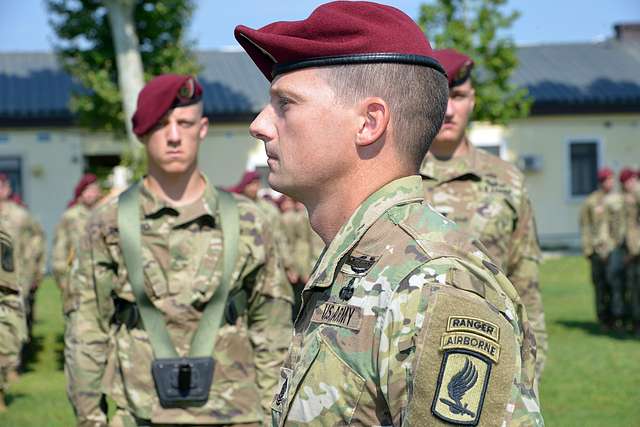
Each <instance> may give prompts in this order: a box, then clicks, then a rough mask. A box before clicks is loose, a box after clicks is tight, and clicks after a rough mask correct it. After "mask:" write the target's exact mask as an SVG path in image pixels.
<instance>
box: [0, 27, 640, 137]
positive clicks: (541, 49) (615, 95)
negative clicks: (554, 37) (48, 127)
mask: <svg viewBox="0 0 640 427" xmlns="http://www.w3.org/2000/svg"><path fill="white" fill-rule="evenodd" d="M197 55H198V60H199V61H200V63H201V64H202V66H203V72H202V73H201V75H200V76H199V80H200V82H201V83H202V84H203V86H204V89H205V112H206V113H207V115H208V116H209V117H212V118H214V119H218V120H230V121H236V120H247V119H249V118H251V117H253V116H254V115H255V114H256V113H257V112H258V111H259V110H260V108H261V107H262V105H264V103H266V102H267V100H268V91H267V88H268V84H267V81H266V80H265V78H264V77H263V76H262V74H261V73H260V72H259V71H258V69H257V68H256V67H255V66H254V65H253V63H252V62H251V60H250V59H249V57H248V56H247V55H246V54H245V53H244V52H242V51H203V52H198V54H197ZM518 57H519V59H520V66H519V68H518V70H517V71H516V72H515V74H514V76H513V82H514V83H515V84H516V85H518V86H523V87H526V88H528V89H529V92H530V94H531V95H532V96H533V97H534V100H535V103H534V106H533V113H534V114H567V113H581V112H624V111H640V43H639V42H635V41H627V42H620V41H617V40H608V41H604V42H601V43H572V44H553V45H536V46H526V47H520V48H518ZM72 90H80V88H79V87H78V86H77V85H75V84H74V83H73V81H72V80H71V78H70V77H69V76H68V75H67V74H66V73H65V72H64V71H62V70H61V68H60V66H59V65H58V64H57V62H56V59H55V56H54V55H53V54H52V53H0V124H3V125H13V124H16V125H17V124H33V123H40V124H42V123H69V122H70V121H71V119H72V117H71V113H70V111H69V108H68V103H69V99H70V94H71V92H72Z"/></svg>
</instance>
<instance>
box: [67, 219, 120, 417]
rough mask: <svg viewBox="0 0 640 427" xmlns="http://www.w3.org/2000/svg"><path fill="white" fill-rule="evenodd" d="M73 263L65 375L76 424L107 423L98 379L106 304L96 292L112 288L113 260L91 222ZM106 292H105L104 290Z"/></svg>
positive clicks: (102, 366)
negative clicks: (71, 300)
mask: <svg viewBox="0 0 640 427" xmlns="http://www.w3.org/2000/svg"><path fill="white" fill-rule="evenodd" d="M80 249H81V250H80V253H79V254H78V257H77V258H76V260H75V261H74V263H73V266H72V268H71V273H70V277H69V287H70V288H72V289H74V292H73V298H74V299H75V301H74V304H73V305H74V309H72V310H71V311H70V312H69V313H68V315H67V316H68V317H67V327H68V331H67V333H66V336H65V367H66V368H67V369H65V374H66V376H67V382H68V393H69V399H70V401H71V404H72V406H73V408H74V411H75V413H76V417H77V422H78V424H77V425H78V426H92V427H96V426H106V414H105V412H104V408H103V402H104V400H103V399H104V398H103V395H102V393H101V381H102V377H103V374H104V369H105V365H106V359H107V355H108V343H109V336H108V327H109V325H108V320H105V319H109V318H110V316H109V313H107V314H106V315H105V314H104V313H105V311H108V309H105V305H106V304H99V302H100V301H99V300H98V298H99V297H98V292H101V291H102V290H103V289H111V286H112V283H113V282H114V281H115V273H114V271H113V265H114V264H113V261H112V260H111V259H110V256H109V251H108V249H107V247H106V244H105V242H104V239H103V236H102V234H101V232H100V227H99V226H98V225H95V224H93V223H90V224H89V226H88V228H87V230H86V231H85V235H84V236H83V238H82V240H81V243H80ZM105 294H108V293H107V291H105Z"/></svg>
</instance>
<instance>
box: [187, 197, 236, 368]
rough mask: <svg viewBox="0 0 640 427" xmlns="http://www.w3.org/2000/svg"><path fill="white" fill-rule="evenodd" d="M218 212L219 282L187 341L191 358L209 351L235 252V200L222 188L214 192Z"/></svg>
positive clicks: (217, 324)
mask: <svg viewBox="0 0 640 427" xmlns="http://www.w3.org/2000/svg"><path fill="white" fill-rule="evenodd" d="M218 212H219V213H220V223H221V227H222V262H223V264H222V282H221V283H220V286H218V289H217V290H216V293H215V294H214V295H213V296H212V297H211V300H209V303H208V304H207V306H206V307H205V309H204V312H203V313H202V317H201V318H200V323H199V324H198V329H197V330H196V333H195V335H194V336H193V339H192V340H191V349H190V351H189V356H191V357H207V356H211V354H212V353H213V347H214V346H215V343H216V336H217V335H218V328H219V327H220V325H221V324H222V315H223V313H224V308H225V305H226V303H227V296H228V295H229V289H230V288H231V275H232V274H233V267H234V264H235V262H236V258H237V255H238V238H239V236H240V219H239V215H238V206H237V205H236V200H235V199H234V198H233V196H232V195H231V194H230V193H227V192H226V191H221V190H219V191H218Z"/></svg>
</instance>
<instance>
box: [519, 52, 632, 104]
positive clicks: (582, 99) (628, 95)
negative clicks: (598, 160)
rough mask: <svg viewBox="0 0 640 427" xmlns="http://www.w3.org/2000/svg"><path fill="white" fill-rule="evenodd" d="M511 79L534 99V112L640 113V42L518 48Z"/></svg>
mask: <svg viewBox="0 0 640 427" xmlns="http://www.w3.org/2000/svg"><path fill="white" fill-rule="evenodd" d="M518 58H519V60H520V65H519V67H518V69H517V71H516V72H515V73H514V75H513V78H512V81H513V83H515V84H516V85H518V86H524V87H526V88H527V89H528V90H529V93H530V95H531V96H532V97H533V98H534V101H535V103H534V107H533V111H532V112H533V113H534V114H535V113H565V114H566V113H567V112H576V113H580V112H605V111H617V112H625V111H640V43H639V42H634V41H627V42H620V41H617V40H608V41H604V42H601V43H572V44H551V45H536V46H527V47H520V48H518Z"/></svg>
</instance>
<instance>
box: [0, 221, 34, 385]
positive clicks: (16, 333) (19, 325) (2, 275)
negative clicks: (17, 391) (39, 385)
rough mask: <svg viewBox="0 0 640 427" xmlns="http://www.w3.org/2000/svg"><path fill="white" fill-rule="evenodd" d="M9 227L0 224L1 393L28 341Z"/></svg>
mask: <svg viewBox="0 0 640 427" xmlns="http://www.w3.org/2000/svg"><path fill="white" fill-rule="evenodd" d="M8 228H9V227H6V224H5V222H4V221H1V222H0V342H1V343H2V345H0V391H4V387H5V386H6V374H7V371H8V369H9V368H10V367H14V366H16V365H17V362H18V355H19V354H20V349H21V347H22V343H23V342H24V340H25V339H26V338H27V324H26V319H25V311H24V302H23V299H22V297H21V294H22V288H21V286H20V283H19V282H18V276H17V271H16V265H15V261H16V256H15V253H14V246H13V238H12V237H11V236H10V235H9V233H8Z"/></svg>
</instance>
